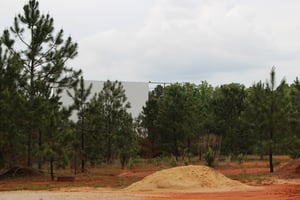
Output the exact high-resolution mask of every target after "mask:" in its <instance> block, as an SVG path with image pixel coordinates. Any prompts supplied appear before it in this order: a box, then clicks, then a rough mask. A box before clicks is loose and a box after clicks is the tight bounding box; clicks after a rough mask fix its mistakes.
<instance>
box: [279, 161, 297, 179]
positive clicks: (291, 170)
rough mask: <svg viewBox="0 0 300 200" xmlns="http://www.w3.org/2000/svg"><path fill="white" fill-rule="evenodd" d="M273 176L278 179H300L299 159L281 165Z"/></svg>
mask: <svg viewBox="0 0 300 200" xmlns="http://www.w3.org/2000/svg"><path fill="white" fill-rule="evenodd" d="M274 175H276V176H278V177H279V178H297V179H298V178H300V158H297V159H295V160H291V161H290V162H288V163H287V164H285V165H283V166H282V167H280V168H279V169H278V170H277V171H276V172H275V173H274Z"/></svg>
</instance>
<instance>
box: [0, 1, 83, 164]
mask: <svg viewBox="0 0 300 200" xmlns="http://www.w3.org/2000/svg"><path fill="white" fill-rule="evenodd" d="M23 11H24V12H23V13H22V14H19V15H17V16H16V17H15V18H14V23H13V26H12V27H10V29H9V30H8V29H7V30H4V32H3V35H2V38H1V41H2V42H3V44H4V45H5V47H6V49H7V50H9V51H10V52H11V54H12V55H14V56H15V57H16V58H17V59H18V62H20V63H21V64H22V71H21V76H22V77H26V79H27V81H26V83H27V84H26V86H25V87H24V91H25V95H26V98H27V102H28V103H27V113H28V120H29V122H28V135H27V152H28V153H27V154H28V155H27V165H28V166H32V151H33V141H34V138H33V137H34V134H36V132H38V131H39V129H40V128H39V126H40V124H41V123H42V122H41V121H40V120H39V119H42V117H41V116H40V115H41V114H42V113H40V112H39V111H40V110H41V109H42V108H37V105H39V103H40V101H43V99H45V98H48V96H47V95H48V93H51V92H52V89H53V88H57V90H56V92H57V93H56V94H55V95H54V96H56V95H58V94H59V93H60V92H61V88H62V87H65V86H67V87H70V86H71V85H74V83H75V82H76V81H77V77H78V75H79V74H80V73H81V71H74V70H73V69H72V68H69V67H67V65H66V62H67V61H68V60H69V59H72V58H74V57H75V56H76V55H77V44H76V43H73V42H72V39H71V37H68V38H67V39H66V40H64V39H63V30H59V31H58V33H56V34H55V33H54V26H53V22H54V20H53V18H51V17H50V15H49V14H47V15H44V14H41V13H40V10H39V3H38V1H36V0H30V1H29V2H28V3H27V4H26V5H25V6H24V7H23ZM11 35H13V37H14V38H16V40H15V39H12V38H11ZM17 42H18V43H17ZM16 43H17V44H16ZM50 98H52V97H50Z"/></svg>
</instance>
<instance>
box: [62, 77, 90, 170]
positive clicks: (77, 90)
mask: <svg viewBox="0 0 300 200" xmlns="http://www.w3.org/2000/svg"><path fill="white" fill-rule="evenodd" d="M91 89H92V84H90V85H89V86H88V87H87V88H85V84H84V80H83V77H82V76H81V77H80V81H79V87H74V88H73V90H74V92H73V94H72V93H71V92H69V91H67V92H68V95H69V96H70V97H71V98H72V99H73V102H74V103H73V105H72V106H71V107H73V108H74V109H75V110H77V111H78V113H77V116H78V122H77V124H78V127H79V130H80V143H81V172H82V173H83V172H84V171H85V159H86V153H85V129H86V128H85V124H86V123H85V117H86V116H85V115H86V109H87V103H88V97H89V95H90V94H91Z"/></svg>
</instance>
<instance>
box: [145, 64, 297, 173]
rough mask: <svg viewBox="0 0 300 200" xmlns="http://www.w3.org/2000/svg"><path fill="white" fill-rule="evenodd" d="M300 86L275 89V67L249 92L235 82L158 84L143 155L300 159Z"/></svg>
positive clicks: (148, 110) (149, 107)
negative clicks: (247, 155)
mask: <svg viewBox="0 0 300 200" xmlns="http://www.w3.org/2000/svg"><path fill="white" fill-rule="evenodd" d="M299 100H300V82H299V80H298V78H296V80H295V81H294V83H293V84H290V85H289V84H287V83H286V82H285V80H282V81H281V82H280V83H279V84H278V85H276V77H275V68H274V67H273V68H272V70H271V73H270V78H269V80H268V81H266V82H262V81H259V82H257V83H254V84H253V85H252V86H251V87H248V88H246V87H245V86H244V85H242V84H238V83H231V84H223V85H221V86H218V87H212V86H211V85H209V84H208V83H207V82H206V81H203V82H202V83H201V84H199V85H196V84H191V83H182V84H181V83H174V84H171V85H168V86H166V87H163V86H160V85H158V86H157V87H156V88H155V89H154V90H153V91H152V92H151V93H150V97H149V100H148V101H147V103H146V106H145V107H144V108H143V112H142V115H141V118H142V120H141V124H142V125H143V126H144V127H145V128H146V133H145V135H146V138H147V139H146V141H144V147H142V148H143V153H144V154H145V155H148V156H149V157H153V156H158V155H160V154H163V153H167V154H168V155H173V156H175V158H176V159H177V160H178V158H179V157H180V156H181V157H185V156H187V157H190V156H195V155H198V156H199V159H202V158H203V155H204V154H205V153H206V152H208V150H209V149H210V148H211V149H212V150H213V151H214V152H215V155H216V156H217V155H220V153H221V154H222V155H231V156H237V155H239V154H258V155H261V157H263V156H264V155H268V158H269V162H270V163H269V165H270V171H271V172H273V170H274V167H273V160H272V159H273V154H274V153H276V154H288V155H290V156H291V157H292V158H296V157H298V156H299V150H300V132H299V128H300V121H299V119H300V112H299V111H300V110H299V109H300V101H299Z"/></svg>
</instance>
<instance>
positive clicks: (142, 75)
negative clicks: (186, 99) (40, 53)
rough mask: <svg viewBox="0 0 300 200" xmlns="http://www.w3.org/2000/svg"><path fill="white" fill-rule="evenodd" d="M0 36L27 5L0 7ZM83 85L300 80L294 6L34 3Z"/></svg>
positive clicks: (235, 0)
mask: <svg viewBox="0 0 300 200" xmlns="http://www.w3.org/2000/svg"><path fill="white" fill-rule="evenodd" d="M0 2H1V6H0V13H1V14H0V16H1V20H0V27H1V31H2V30H3V29H4V28H8V27H9V26H11V25H12V22H13V18H14V16H15V15H16V14H18V13H20V12H21V11H22V7H23V5H24V3H25V2H27V1H26V0H0ZM39 2H40V9H41V11H42V12H43V13H49V14H50V15H51V16H52V17H53V18H54V23H55V24H54V26H55V28H56V29H57V30H58V29H60V28H63V29H64V31H65V34H66V36H69V35H71V36H72V38H73V40H75V41H76V42H78V44H79V55H78V56H77V57H76V59H74V60H73V61H72V62H69V65H72V66H73V67H75V68H81V69H82V70H83V73H84V78H85V79H91V80H107V79H110V80H116V79H117V80H120V81H159V82H194V83H200V82H201V81H203V80H206V81H208V83H210V84H212V85H214V86H217V85H220V84H226V83H231V82H237V83H242V84H245V85H246V86H250V85H251V84H252V83H253V82H257V81H259V80H262V81H265V80H266V79H267V78H268V77H269V73H270V70H271V68H272V66H275V67H276V72H277V80H278V82H279V81H280V80H281V79H282V78H284V77H285V78H286V80H287V81H288V82H289V83H292V82H293V81H294V80H295V78H296V77H297V76H300V73H299V72H300V12H299V8H300V1H299V0H40V1H39Z"/></svg>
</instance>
